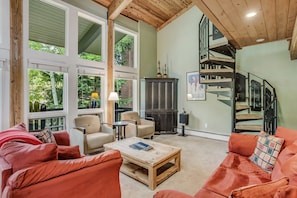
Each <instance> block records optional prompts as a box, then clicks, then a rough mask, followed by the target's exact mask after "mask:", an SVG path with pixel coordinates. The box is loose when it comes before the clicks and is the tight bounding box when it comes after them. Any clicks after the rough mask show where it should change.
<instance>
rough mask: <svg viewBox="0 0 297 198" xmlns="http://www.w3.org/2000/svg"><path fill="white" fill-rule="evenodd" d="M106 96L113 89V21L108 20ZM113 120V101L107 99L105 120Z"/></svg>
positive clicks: (109, 121)
mask: <svg viewBox="0 0 297 198" xmlns="http://www.w3.org/2000/svg"><path fill="white" fill-rule="evenodd" d="M107 38H108V40H107V43H108V47H107V48H108V49H107V98H108V96H109V93H110V92H112V91H113V89H114V87H113V82H114V77H113V59H114V57H113V54H114V21H113V20H111V19H109V20H108V35H107ZM113 121H114V103H113V101H107V122H108V123H112V122H113Z"/></svg>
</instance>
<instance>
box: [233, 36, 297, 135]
mask: <svg viewBox="0 0 297 198" xmlns="http://www.w3.org/2000/svg"><path fill="white" fill-rule="evenodd" d="M237 68H238V70H243V71H246V72H250V73H253V74H256V75H257V76H259V77H261V78H263V79H266V80H267V81H268V82H269V83H270V84H271V85H272V86H274V87H275V89H276V94H277V97H278V125H280V126H284V127H288V128H294V129H297V118H296V114H297V102H296V101H297V60H294V61H291V59H290V53H289V50H288V42H287V41H278V42H271V43H267V44H260V45H255V46H250V47H245V48H243V49H242V50H238V51H237Z"/></svg>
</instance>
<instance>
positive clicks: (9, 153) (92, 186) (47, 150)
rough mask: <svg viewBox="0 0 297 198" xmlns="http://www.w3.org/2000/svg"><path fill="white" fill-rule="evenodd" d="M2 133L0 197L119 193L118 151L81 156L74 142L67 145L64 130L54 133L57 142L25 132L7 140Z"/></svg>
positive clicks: (114, 196) (90, 197)
mask: <svg viewBox="0 0 297 198" xmlns="http://www.w3.org/2000/svg"><path fill="white" fill-rule="evenodd" d="M6 132H7V131H6ZM1 133H2V132H0V143H1V144H2V146H1V148H0V155H1V156H0V182H1V183H0V185H1V192H0V193H1V195H0V197H2V198H4V197H5V198H7V197H11V198H12V197H13V198H18V197H19V198H25V197H34V198H38V197H40V198H47V197H48V198H52V197H64V198H67V197H69V198H70V197H71V198H76V197H77V198H80V197H84V198H94V197H102V198H120V197H121V189H120V183H119V169H120V166H121V164H122V157H121V155H120V152H119V151H116V150H110V151H106V152H103V153H100V154H97V155H93V156H80V153H79V149H78V147H77V146H69V135H68V133H67V132H66V131H63V132H54V133H53V135H54V137H55V141H56V144H54V143H38V139H37V140H36V141H35V140H34V137H32V136H33V135H32V136H30V135H31V134H30V135H27V134H25V133H24V135H22V134H21V135H20V137H19V138H20V140H21V142H19V140H17V139H14V140H9V141H8V139H11V138H8V137H7V136H5V137H4V138H1V137H3V134H4V135H5V133H3V134H1ZM1 135H2V136H1ZM23 136H26V137H25V138H24V137H23ZM12 139H13V138H12ZM2 140H5V141H2ZM1 141H2V142H1ZM4 142H5V143H4ZM28 142H30V143H28ZM16 150H17V151H16ZM77 152H78V153H77ZM67 158H68V159H67ZM32 159H33V162H32ZM34 159H36V161H34ZM61 159H63V160H61ZM8 161H9V162H11V163H9V162H8ZM30 163H31V164H30Z"/></svg>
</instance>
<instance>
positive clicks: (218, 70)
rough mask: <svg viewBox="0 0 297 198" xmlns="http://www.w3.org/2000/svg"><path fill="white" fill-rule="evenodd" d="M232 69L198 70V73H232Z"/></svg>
mask: <svg viewBox="0 0 297 198" xmlns="http://www.w3.org/2000/svg"><path fill="white" fill-rule="evenodd" d="M233 71H234V70H233V69H200V73H201V74H203V73H209V74H211V73H233Z"/></svg>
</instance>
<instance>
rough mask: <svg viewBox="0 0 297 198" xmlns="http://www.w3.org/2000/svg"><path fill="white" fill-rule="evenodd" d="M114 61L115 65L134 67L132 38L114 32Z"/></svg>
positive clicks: (122, 33) (125, 34)
mask: <svg viewBox="0 0 297 198" xmlns="http://www.w3.org/2000/svg"><path fill="white" fill-rule="evenodd" d="M114 41H115V44H114V60H115V65H120V66H127V67H135V65H134V63H135V59H134V58H135V57H134V52H135V51H134V50H135V49H134V44H135V43H134V36H133V35H130V34H127V33H124V32H121V31H118V30H116V31H115V40H114Z"/></svg>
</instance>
